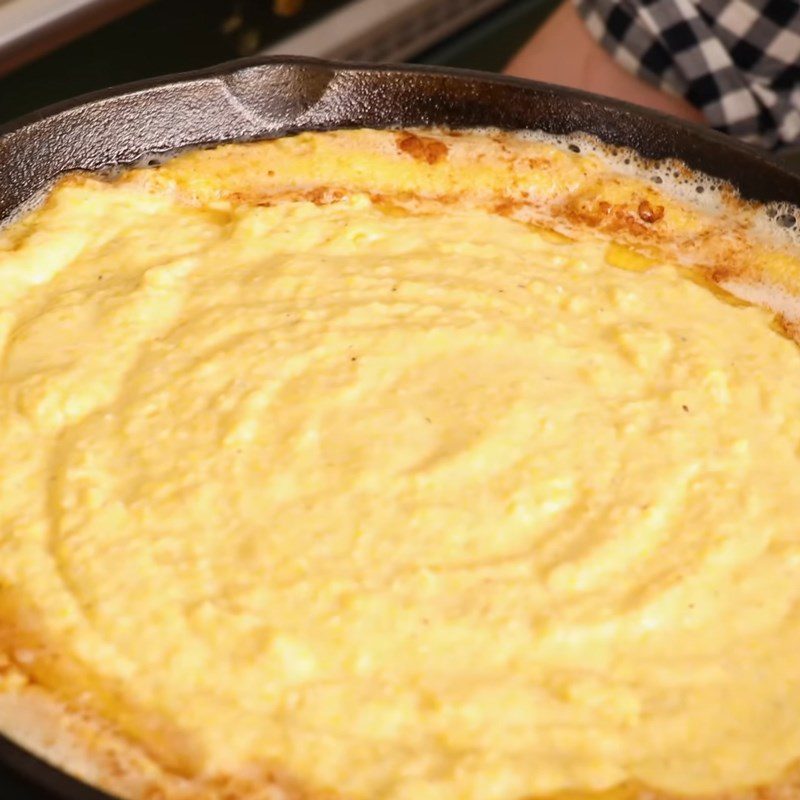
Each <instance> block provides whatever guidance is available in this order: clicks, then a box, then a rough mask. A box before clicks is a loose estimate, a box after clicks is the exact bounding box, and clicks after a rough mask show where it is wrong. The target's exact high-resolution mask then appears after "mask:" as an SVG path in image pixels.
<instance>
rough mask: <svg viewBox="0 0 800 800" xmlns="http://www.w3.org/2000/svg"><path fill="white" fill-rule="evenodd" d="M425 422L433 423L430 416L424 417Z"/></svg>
mask: <svg viewBox="0 0 800 800" xmlns="http://www.w3.org/2000/svg"><path fill="white" fill-rule="evenodd" d="M425 422H428V423H430V424H431V425H432V424H433V423H432V422H431V418H430V417H425Z"/></svg>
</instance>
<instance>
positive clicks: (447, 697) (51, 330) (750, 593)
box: [0, 177, 800, 800]
mask: <svg viewBox="0 0 800 800" xmlns="http://www.w3.org/2000/svg"><path fill="white" fill-rule="evenodd" d="M625 253H626V251H624V249H621V248H619V247H618V246H611V248H610V249H609V245H608V244H607V243H605V242H602V241H600V240H599V239H596V238H592V237H589V236H585V237H582V238H581V239H580V240H579V241H572V240H568V239H565V238H563V237H558V236H554V235H552V234H550V233H548V232H544V231H542V230H541V229H538V228H536V227H534V226H532V225H529V224H525V223H524V222H521V221H518V220H515V219H512V218H508V217H506V216H503V215H501V214H497V213H493V212H491V211H489V210H486V209H481V208H477V207H466V206H459V205H446V206H444V205H443V206H442V207H440V208H439V209H438V211H437V212H436V213H422V212H420V213H413V212H411V211H407V210H403V209H398V208H397V207H396V206H393V205H391V204H387V203H386V202H383V201H381V200H380V199H376V198H374V197H370V196H368V195H367V194H365V193H360V192H352V193H349V194H346V195H345V196H343V197H339V198H333V199H331V201H330V202H328V203H327V204H319V203H315V202H311V201H309V200H306V199H302V198H297V199H287V200H285V201H283V202H275V203H272V204H269V205H266V206H257V205H254V204H251V203H236V202H231V201H230V200H219V199H218V200H217V201H215V202H210V201H209V202H203V203H197V202H189V201H187V200H186V199H185V198H184V197H182V196H181V195H180V193H176V192H172V191H154V190H153V188H152V186H144V185H140V184H139V183H138V182H137V181H136V180H128V181H122V182H102V181H100V180H97V179H93V178H88V177H80V178H73V179H70V180H68V181H66V182H64V183H62V184H61V185H60V186H59V187H58V188H56V189H55V190H54V192H53V193H52V194H51V196H50V197H49V199H48V200H47V202H46V204H45V205H44V207H43V208H42V209H41V210H39V211H37V212H35V213H34V214H33V216H29V217H26V218H24V219H23V220H21V221H20V222H18V223H16V224H15V225H12V226H10V227H9V228H8V229H7V230H6V231H5V232H3V233H0V344H1V345H2V351H1V352H2V359H1V360H0V364H1V369H0V460H1V461H2V464H3V468H2V471H1V472H0V602H2V609H4V611H3V614H4V615H5V617H6V618H8V619H9V620H11V621H12V622H11V623H10V624H13V625H16V626H17V632H18V636H19V637H20V638H19V639H18V640H17V643H16V644H14V642H13V637H12V643H11V644H9V646H8V650H9V655H10V658H11V659H12V660H13V661H14V662H15V663H16V664H17V665H18V666H19V667H20V668H22V669H24V670H25V671H26V672H27V673H28V674H29V675H30V676H33V677H32V679H35V680H36V681H37V682H38V683H40V684H41V685H43V686H45V687H47V688H48V689H49V690H50V691H52V692H53V693H55V694H56V695H57V696H58V697H60V698H62V699H63V700H64V701H65V702H67V703H71V704H73V705H74V706H75V707H79V708H83V709H88V710H89V711H92V712H94V713H97V714H99V715H100V716H102V717H103V718H104V719H107V720H109V721H110V724H112V725H113V726H114V728H115V730H117V731H121V732H122V733H123V734H124V735H125V736H127V737H128V738H129V740H130V741H132V742H133V743H134V744H137V745H140V746H142V747H144V748H151V749H152V750H153V752H154V753H155V756H156V758H157V759H158V760H159V761H161V762H162V763H165V764H167V766H168V768H169V769H170V770H173V771H176V772H178V773H180V774H182V775H189V776H199V778H202V777H203V776H213V775H224V774H237V773H240V772H246V771H247V770H248V769H253V770H258V769H271V768H272V767H275V768H276V769H277V770H278V771H279V772H280V774H281V775H287V776H289V777H288V779H287V780H290V782H292V783H296V784H298V785H299V786H301V787H303V788H305V789H306V790H308V791H310V792H312V793H313V792H322V791H324V790H328V789H329V790H335V791H336V792H339V793H340V794H341V796H342V797H344V798H348V800H459V799H461V798H463V800H467V799H469V800H515V799H518V798H522V797H532V796H541V795H548V794H553V793H557V792H562V791H572V792H577V793H579V794H586V793H588V792H591V791H600V790H604V789H607V788H609V787H613V786H616V785H618V784H622V783H634V784H641V785H645V786H648V787H652V788H653V789H655V790H659V791H661V792H674V793H679V794H700V795H714V794H717V795H718V794H720V793H722V792H726V791H737V790H741V789H744V788H747V787H751V786H755V785H757V784H765V783H766V784H769V783H770V782H775V781H778V780H779V779H780V777H781V775H782V774H783V773H784V772H785V770H786V769H787V768H788V767H789V766H790V765H791V764H792V763H793V762H794V761H795V760H796V759H797V758H798V756H800V670H798V663H800V611H799V610H798V603H800V527H798V520H799V519H800V483H798V474H800V357H799V355H798V349H797V345H796V344H795V342H793V341H792V340H791V339H790V338H788V337H787V336H785V335H784V334H783V333H782V332H780V331H779V330H778V329H777V327H776V325H775V324H774V322H773V318H772V315H771V314H770V313H769V312H767V311H765V310H763V309H761V308H756V307H754V306H749V305H744V304H741V303H734V302H726V300H725V299H724V298H721V297H720V296H719V295H718V293H715V292H713V291H710V290H709V289H708V288H707V287H705V286H703V285H701V284H700V283H698V282H695V281H692V280H689V279H687V277H686V275H685V273H684V272H683V271H682V270H679V269H678V268H676V267H675V266H673V265H670V264H669V263H664V262H663V261H656V262H652V263H650V262H648V263H647V264H646V265H645V266H648V267H649V268H647V269H644V270H641V269H637V270H633V269H624V268H621V267H622V266H625V265H626V262H625ZM620 254H622V255H620ZM629 261H630V264H631V265H633V264H634V263H636V264H638V261H637V259H636V258H634V257H633V256H631V257H630V258H629ZM614 264H616V266H614ZM26 637H29V639H30V642H31V643H30V644H29V645H25V644H24V642H25V641H28V639H27V638H26ZM7 638H8V637H7ZM20 642H22V643H20ZM34 642H36V643H39V644H35V643H34ZM42 642H44V643H45V645H41V643H42ZM0 643H2V640H0ZM45 646H46V648H49V649H48V652H49V653H51V655H52V653H53V652H55V653H57V654H58V656H57V657H55V658H53V657H46V656H45V655H42V652H43V651H42V650H41V647H45ZM37 648H40V649H37ZM204 796H205V795H204ZM237 796H238V795H237Z"/></svg>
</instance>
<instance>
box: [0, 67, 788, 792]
mask: <svg viewBox="0 0 800 800" xmlns="http://www.w3.org/2000/svg"><path fill="white" fill-rule="evenodd" d="M413 125H423V126H424V125H443V126H449V127H453V128H467V127H480V126H492V127H499V128H506V129H539V130H543V131H546V132H548V133H553V134H566V133H572V132H575V131H586V132H589V133H593V134H595V135H596V136H598V137H600V138H601V139H603V140H604V141H606V142H608V143H609V144H614V145H620V146H626V147H630V148H633V149H634V150H636V151H638V152H639V153H640V154H641V155H643V156H646V157H648V158H656V159H659V158H677V159H680V160H682V161H684V162H685V163H686V164H688V165H689V166H690V167H692V168H694V169H696V170H699V171H702V172H705V173H707V174H709V175H713V176H715V177H717V178H722V179H724V180H727V181H729V182H730V183H731V184H733V185H734V186H735V187H736V188H737V189H738V190H739V192H740V193H741V194H742V195H743V196H744V197H747V198H750V199H753V200H761V201H770V200H772V201H788V202H791V203H794V204H800V176H798V175H794V174H793V173H791V172H789V171H787V170H786V169H784V168H782V167H781V166H780V165H779V164H778V163H777V162H776V161H773V160H772V159H771V158H770V157H769V156H767V155H765V154H763V153H761V152H759V151H757V150H755V149H754V148H751V147H749V146H747V145H744V144H741V143H740V142H737V141H735V140H733V139H730V138H728V137H726V136H724V135H721V134H718V133H715V132H713V131H709V130H707V129H705V128H702V127H700V126H697V125H692V124H688V123H684V122H680V121H678V120H676V119H673V118H671V117H668V116H665V115H663V114H659V113H657V112H654V111H648V110H645V109H642V108H638V107H636V106H633V105H629V104H627V103H622V102H618V101H615V100H609V99H607V98H603V97H598V96H595V95H591V94H587V93H585V92H579V91H574V90H569V89H564V88H561V87H556V86H550V85H546V84H539V83H532V82H529V81H522V80H518V79H514V78H505V77H499V76H494V75H487V74H483V73H479V72H469V71H465V70H454V69H443V68H427V67H425V68H421V67H415V66H376V65H362V64H336V63H330V62H324V61H316V60H312V59H300V58H270V59H258V60H248V61H238V62H233V63H230V64H224V65H222V66H220V67H216V68H213V69H209V70H204V71H201V72H194V73H190V74H187V75H178V76H171V77H165V78H157V79H155V80H150V81H145V82H142V83H137V84H131V85H128V86H124V87H121V88H116V89H111V90H108V91H104V92H100V93H97V94H92V95H87V96H85V97H82V98H79V99H77V100H72V101H69V102H67V103H63V104H60V105H56V106H51V107H50V108H48V109H45V110H44V111H41V112H38V113H35V114H32V115H29V116H27V117H24V118H23V119H21V120H18V121H17V122H14V123H12V124H11V125H8V126H5V127H3V128H0V220H2V219H3V218H6V217H8V216H9V215H10V214H11V213H13V211H14V210H15V209H17V208H18V207H19V206H20V205H21V204H23V203H24V202H25V201H27V200H29V199H31V198H32V197H34V196H35V195H36V194H37V193H38V192H39V191H40V190H41V189H42V188H44V187H46V186H47V184H48V183H50V182H51V181H52V179H53V178H54V177H55V176H57V175H59V174H61V173H63V172H66V171H69V170H74V169H91V170H96V169H103V168H107V167H112V166H115V165H117V164H130V163H133V162H137V161H140V160H141V159H143V158H145V159H146V157H148V156H150V155H154V154H159V153H168V152H170V151H174V150H178V149H180V148H185V147H192V146H197V145H206V144H214V143H216V142H223V141H231V140H247V139H259V138H273V137H276V136H281V135H283V134H288V133H293V132H297V131H301V130H327V129H331V128H354V127H372V128H392V127H405V126H413ZM0 764H2V765H5V766H6V767H7V768H8V769H10V770H11V771H12V772H13V773H15V774H16V775H18V776H20V777H21V778H23V779H24V780H27V781H30V782H31V783H32V784H33V785H35V786H37V787H38V788H39V790H40V791H39V792H38V793H37V794H30V795H29V797H30V798H31V800H33V798H35V800H40V798H42V799H44V798H46V800H109V798H108V796H107V795H105V794H103V793H101V792H98V791H97V790H95V789H91V788H89V787H87V786H86V785H84V784H82V783H80V782H78V781H76V780H73V779H72V778H70V777H68V776H67V775H65V774H64V773H62V772H60V771H59V770H57V769H54V768H53V767H50V766H49V765H47V764H46V763H44V762H43V761H41V760H39V759H37V758H36V757H35V756H32V755H31V754H29V753H27V752H26V751H24V750H23V749H21V748H19V747H17V746H16V745H14V744H13V743H12V742H10V741H9V740H8V739H5V738H2V737H0ZM0 780H2V778H1V777H0ZM2 794H3V795H5V792H2ZM15 796H18V795H17V794H16V792H15ZM25 800H28V798H27V797H26V798H25Z"/></svg>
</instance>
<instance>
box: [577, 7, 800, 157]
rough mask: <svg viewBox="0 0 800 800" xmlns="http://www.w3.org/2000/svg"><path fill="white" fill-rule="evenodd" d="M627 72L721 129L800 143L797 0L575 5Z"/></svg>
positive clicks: (764, 141)
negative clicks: (685, 103) (681, 101)
mask: <svg viewBox="0 0 800 800" xmlns="http://www.w3.org/2000/svg"><path fill="white" fill-rule="evenodd" d="M574 2H575V4H576V6H577V8H578V12H579V13H580V15H581V17H582V18H583V19H584V21H585V22H586V25H587V27H588V28H589V31H590V32H591V34H592V35H593V36H594V37H595V38H596V39H597V40H598V41H599V42H600V44H602V45H603V47H605V49H606V50H608V51H609V52H610V53H611V54H612V55H613V56H614V58H615V59H616V60H617V61H618V62H619V63H620V64H622V66H624V67H625V68H626V69H628V70H629V71H631V72H633V73H635V74H636V75H639V76H640V77H642V78H644V79H645V80H647V81H648V82H650V83H652V84H655V85H656V86H659V87H661V88H662V89H665V90H667V91H671V92H672V93H674V94H678V95H680V96H682V97H685V98H686V99H687V100H688V101H689V102H690V103H691V104H692V105H694V106H696V107H697V108H698V109H700V111H702V113H703V114H704V115H705V117H706V119H707V121H708V122H709V123H710V124H711V125H712V126H713V127H714V128H717V129H718V130H721V131H725V132H726V133H730V134H732V135H734V136H738V137H740V138H741V139H745V140H746V141H749V142H753V143H755V144H761V145H763V146H765V147H769V148H775V147H780V146H782V145H788V144H798V143H800V2H798V0H574Z"/></svg>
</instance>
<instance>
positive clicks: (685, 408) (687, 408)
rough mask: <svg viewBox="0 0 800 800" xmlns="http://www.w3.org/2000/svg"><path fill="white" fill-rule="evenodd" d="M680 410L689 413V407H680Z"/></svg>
mask: <svg viewBox="0 0 800 800" xmlns="http://www.w3.org/2000/svg"><path fill="white" fill-rule="evenodd" d="M681 408H682V409H683V410H684V411H685V412H686V413H687V414H688V413H689V406H681Z"/></svg>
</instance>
